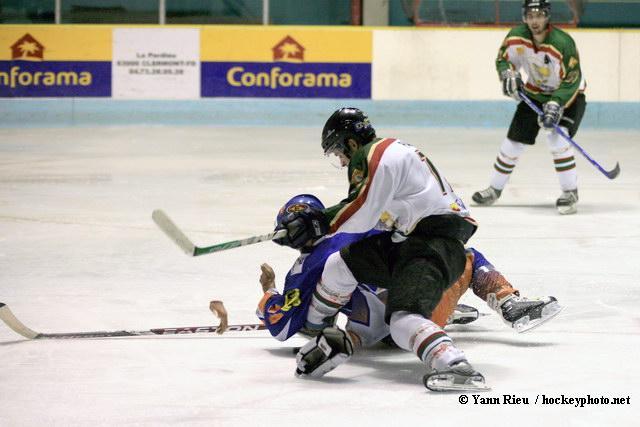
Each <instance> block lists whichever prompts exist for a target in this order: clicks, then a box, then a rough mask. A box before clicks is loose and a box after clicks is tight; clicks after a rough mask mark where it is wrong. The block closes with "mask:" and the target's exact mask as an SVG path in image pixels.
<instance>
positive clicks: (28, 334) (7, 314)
mask: <svg viewBox="0 0 640 427" xmlns="http://www.w3.org/2000/svg"><path fill="white" fill-rule="evenodd" d="M0 319H2V321H3V322H4V323H6V324H7V326H8V327H10V328H11V329H13V331H14V332H16V333H17V334H19V335H22V336H23V337H25V338H29V339H32V340H39V339H70V338H113V337H137V336H142V335H178V334H200V333H205V334H208V333H213V332H216V331H217V329H218V327H217V326H181V327H174V328H154V329H146V330H141V331H124V330H123V331H95V332H62V333H53V334H44V333H41V332H36V331H34V330H33V329H31V328H29V327H27V326H26V325H25V324H24V323H22V322H21V321H20V320H18V318H16V316H14V314H13V313H12V312H11V310H9V307H7V305H6V304H4V303H2V302H0ZM263 329H266V327H265V326H264V325H263V324H249V323H247V324H239V325H229V326H228V327H227V329H226V331H227V332H251V331H261V330H263Z"/></svg>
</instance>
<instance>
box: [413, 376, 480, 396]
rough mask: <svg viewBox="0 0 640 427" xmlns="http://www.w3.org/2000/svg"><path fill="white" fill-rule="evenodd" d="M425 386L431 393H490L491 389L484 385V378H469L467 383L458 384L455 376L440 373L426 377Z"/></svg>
mask: <svg viewBox="0 0 640 427" xmlns="http://www.w3.org/2000/svg"><path fill="white" fill-rule="evenodd" d="M423 381H424V386H425V387H426V388H428V389H429V390H431V391H437V392H440V391H489V390H491V387H488V386H487V385H486V384H485V383H484V378H482V377H479V378H477V379H475V380H474V379H473V378H469V379H468V380H467V382H465V383H456V382H455V377H454V375H453V374H448V373H446V372H445V373H440V374H431V375H425V376H424V379H423Z"/></svg>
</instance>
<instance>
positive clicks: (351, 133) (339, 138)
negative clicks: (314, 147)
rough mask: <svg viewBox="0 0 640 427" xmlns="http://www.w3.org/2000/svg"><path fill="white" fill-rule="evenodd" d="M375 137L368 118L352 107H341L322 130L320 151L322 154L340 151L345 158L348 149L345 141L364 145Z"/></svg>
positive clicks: (374, 131)
mask: <svg viewBox="0 0 640 427" xmlns="http://www.w3.org/2000/svg"><path fill="white" fill-rule="evenodd" d="M375 137H376V130H375V129H374V128H373V127H372V126H371V123H370V122H369V118H368V117H367V115H366V114H365V113H364V112H363V111H362V110H359V109H357V108H354V107H343V108H340V109H339V110H336V111H335V112H334V113H333V114H332V115H331V117H329V120H327V123H325V125H324V128H323V129H322V149H323V150H324V154H329V153H330V152H331V151H332V150H336V149H338V150H340V151H342V153H344V154H345V155H346V156H347V157H349V156H348V153H349V147H348V145H347V141H348V140H349V139H353V140H355V141H357V142H358V143H359V144H361V145H365V144H367V143H368V142H370V141H371V140H373V138H375Z"/></svg>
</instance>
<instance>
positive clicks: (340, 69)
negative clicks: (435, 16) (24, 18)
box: [0, 25, 373, 99]
mask: <svg viewBox="0 0 640 427" xmlns="http://www.w3.org/2000/svg"><path fill="white" fill-rule="evenodd" d="M372 43H373V37H372V32H371V31H369V30H363V29H336V28H331V27H324V28H319V27H315V28H305V27H274V28H271V27H262V26H204V27H199V26H194V27H186V26H178V27H171V26H145V27H139V26H137V27H136V26H126V27H116V26H97V25H96V26H92V25H83V26H74V25H2V26H0V97H114V98H119V99H185V98H187V99H188V98H191V99H193V98H199V97H306V98H371V61H372V50H373V46H372Z"/></svg>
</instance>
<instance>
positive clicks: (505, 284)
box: [469, 248, 518, 302]
mask: <svg viewBox="0 0 640 427" xmlns="http://www.w3.org/2000/svg"><path fill="white" fill-rule="evenodd" d="M471 252H473V275H472V276H471V283H470V284H469V287H470V288H471V289H473V293H474V294H476V295H477V296H478V297H479V298H481V299H482V300H484V301H487V302H488V301H489V300H488V298H489V295H494V297H495V298H497V299H498V300H502V299H503V298H505V297H506V296H509V295H511V294H516V295H518V290H517V289H514V288H513V286H511V283H509V281H508V280H507V279H506V277H504V276H503V275H502V274H501V273H500V272H499V271H498V270H496V268H495V267H494V266H493V265H492V264H491V263H490V262H489V261H487V259H486V258H485V257H484V255H483V254H482V253H481V252H479V251H477V250H475V249H473V248H471Z"/></svg>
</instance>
